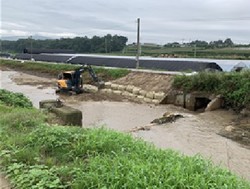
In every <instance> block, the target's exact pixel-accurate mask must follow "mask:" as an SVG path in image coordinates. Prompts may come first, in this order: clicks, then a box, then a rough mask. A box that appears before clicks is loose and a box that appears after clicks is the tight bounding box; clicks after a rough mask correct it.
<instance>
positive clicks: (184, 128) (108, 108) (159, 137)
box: [0, 71, 250, 179]
mask: <svg viewBox="0 0 250 189" xmlns="http://www.w3.org/2000/svg"><path fill="white" fill-rule="evenodd" d="M113 82H115V83H119V84H132V85H134V86H137V87H141V88H142V89H144V90H149V89H150V90H155V91H156V92H157V91H164V92H166V91H167V89H169V87H170V83H171V82H172V78H171V76H169V75H155V74H145V73H136V74H135V73H131V74H129V75H128V76H126V77H124V78H121V79H118V80H116V81H113ZM1 84H2V88H6V89H8V90H12V91H15V92H23V93H24V94H25V95H26V96H28V97H29V98H30V99H31V100H32V101H33V103H34V104H35V106H36V107H38V102H39V101H40V100H43V99H51V98H52V99H56V98H60V99H62V101H64V102H65V103H66V104H69V105H71V106H72V107H75V108H78V109H80V110H81V111H82V112H83V116H84V118H83V125H84V126H85V127H93V126H94V127H99V126H100V125H101V126H106V127H108V128H111V129H115V130H118V131H123V132H129V131H131V130H132V129H134V128H136V127H140V126H145V125H148V124H150V122H151V121H152V120H154V119H155V118H159V117H161V116H162V115H163V114H164V113H165V112H170V113H173V112H174V113H180V114H182V115H183V116H184V118H181V119H178V120H177V121H176V122H174V123H166V124H162V125H155V126H153V127H151V128H150V129H149V130H139V131H135V132H133V133H132V134H133V135H134V136H135V137H140V138H143V139H144V140H147V141H150V142H153V143H154V144H155V145H156V146H158V147H161V148H173V149H175V150H178V151H180V152H181V153H184V154H187V155H194V154H197V153H199V154H201V155H202V156H204V157H206V158H211V160H212V161H213V162H215V163H216V164H222V166H225V167H227V168H229V169H230V170H232V171H234V172H235V173H237V174H238V175H240V176H243V177H244V178H247V179H250V158H249V157H250V150H249V149H250V135H249V133H250V132H249V128H250V127H249V123H250V121H249V120H250V119H249V118H248V117H244V118H243V117H241V116H240V115H239V114H236V113H234V112H231V111H226V110H218V111H214V112H205V113H196V112H190V111H188V110H185V109H183V108H181V107H175V106H172V105H158V106H155V105H149V104H138V103H134V102H132V103H131V101H130V100H129V99H125V98H124V97H123V96H118V95H115V94H103V93H96V94H93V93H92V94H86V93H85V94H81V95H78V96H66V95H60V96H57V95H56V94H55V93H54V90H55V88H56V79H55V78H53V77H50V76H48V77H39V74H35V75H30V74H27V73H21V72H18V73H16V72H7V71H6V72H2V77H1ZM17 84H18V85H17ZM0 87H1V86H0ZM222 136H223V137H222ZM224 136H226V137H227V138H229V139H227V138H225V137H224ZM231 139H232V140H235V141H237V142H240V143H236V142H233V141H232V140H231Z"/></svg>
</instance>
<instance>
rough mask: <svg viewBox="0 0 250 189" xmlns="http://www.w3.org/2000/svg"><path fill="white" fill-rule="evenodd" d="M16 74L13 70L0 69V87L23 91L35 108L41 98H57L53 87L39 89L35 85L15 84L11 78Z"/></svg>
mask: <svg viewBox="0 0 250 189" xmlns="http://www.w3.org/2000/svg"><path fill="white" fill-rule="evenodd" d="M17 74H18V73H17V72H15V71H2V72H1V74H0V78H1V81H0V83H1V84H0V88H3V89H6V90H9V91H12V92H20V93H23V94H24V95H25V96H26V97H28V98H29V99H30V100H31V101H32V103H33V105H34V107H36V108H39V102H40V101H41V100H47V99H57V98H58V96H57V95H56V94H55V89H53V88H51V87H49V88H43V89H39V87H36V86H30V85H17V84H16V83H14V82H13V81H12V79H11V77H12V76H14V75H17ZM32 77H34V76H32ZM34 79H35V77H34Z"/></svg>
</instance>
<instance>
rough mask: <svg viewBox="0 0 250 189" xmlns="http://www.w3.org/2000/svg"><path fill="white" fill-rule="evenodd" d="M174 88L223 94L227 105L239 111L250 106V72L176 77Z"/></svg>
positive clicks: (205, 73)
mask: <svg viewBox="0 0 250 189" xmlns="http://www.w3.org/2000/svg"><path fill="white" fill-rule="evenodd" d="M173 87H174V88H176V89H179V90H183V91H186V92H192V91H205V92H210V93H215V94H221V95H222V96H223V97H224V98H225V105H226V106H227V107H229V108H233V109H235V110H237V111H238V110H241V109H243V108H245V107H249V106H250V95H249V93H250V71H243V72H240V73H239V72H231V73H207V72H201V73H198V74H196V75H193V76H185V75H181V76H176V77H175V78H174V82H173Z"/></svg>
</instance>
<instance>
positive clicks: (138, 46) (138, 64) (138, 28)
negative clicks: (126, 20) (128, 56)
mask: <svg viewBox="0 0 250 189" xmlns="http://www.w3.org/2000/svg"><path fill="white" fill-rule="evenodd" d="M140 48H141V47H140V18H137V53H136V69H138V68H139V66H140V63H139V56H140Z"/></svg>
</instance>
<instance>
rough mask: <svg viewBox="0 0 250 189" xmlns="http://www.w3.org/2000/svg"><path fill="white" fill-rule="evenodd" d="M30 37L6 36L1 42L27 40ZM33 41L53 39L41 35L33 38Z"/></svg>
mask: <svg viewBox="0 0 250 189" xmlns="http://www.w3.org/2000/svg"><path fill="white" fill-rule="evenodd" d="M28 37H29V36H6V37H1V40H7V41H17V40H18V39H27V38H28ZM32 39H36V40H45V39H51V38H49V37H45V36H41V35H34V36H32Z"/></svg>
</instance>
